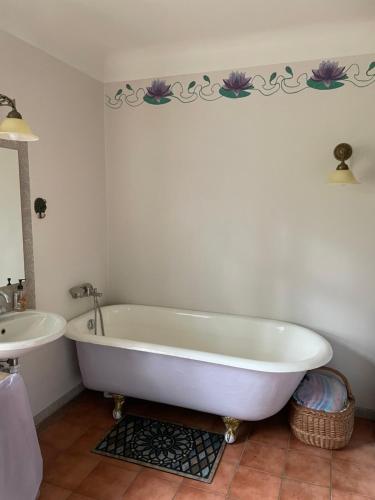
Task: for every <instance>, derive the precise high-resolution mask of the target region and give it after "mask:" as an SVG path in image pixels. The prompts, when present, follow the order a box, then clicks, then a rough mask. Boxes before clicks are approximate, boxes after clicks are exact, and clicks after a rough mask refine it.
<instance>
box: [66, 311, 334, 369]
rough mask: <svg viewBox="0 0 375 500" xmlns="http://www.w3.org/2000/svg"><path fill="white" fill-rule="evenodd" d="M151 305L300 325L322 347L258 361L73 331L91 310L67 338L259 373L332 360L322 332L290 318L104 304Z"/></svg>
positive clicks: (69, 332)
mask: <svg viewBox="0 0 375 500" xmlns="http://www.w3.org/2000/svg"><path fill="white" fill-rule="evenodd" d="M123 307H130V308H143V307H144V308H152V309H158V310H170V311H173V312H182V313H188V314H189V313H190V314H205V315H208V316H214V317H220V316H225V317H234V318H243V319H249V318H250V319H255V320H260V321H265V322H267V323H271V324H275V325H277V326H285V325H291V326H295V327H298V328H299V329H300V330H301V331H302V332H303V331H306V332H308V333H309V334H313V335H314V336H316V337H317V338H318V340H319V341H320V342H321V350H320V352H319V353H317V354H316V355H315V356H312V357H311V358H307V359H303V360H300V361H293V362H283V361H264V360H255V359H249V358H240V357H235V356H228V355H225V354H218V353H212V352H207V351H198V350H194V349H185V348H181V347H173V346H168V345H163V344H153V343H149V342H140V341H135V340H128V339H123V338H122V339H119V338H116V337H107V336H105V337H103V336H101V335H97V336H95V335H94V334H93V333H84V332H74V331H73V332H72V331H70V327H71V326H72V325H74V324H75V323H77V322H78V321H79V320H82V319H84V318H85V317H87V319H89V318H90V315H91V314H92V309H91V310H89V311H87V312H85V313H83V314H80V315H79V316H76V317H75V318H72V319H71V320H70V321H68V323H67V328H66V331H65V334H64V335H65V337H67V338H68V339H70V340H74V341H76V342H84V343H90V344H96V345H101V346H105V347H113V348H120V349H128V350H133V351H139V352H148V353H153V354H159V355H162V356H172V357H176V358H184V359H192V360H196V361H202V362H206V363H210V364H215V365H223V366H231V367H234V368H241V369H245V370H253V371H259V372H272V373H294V372H305V371H307V370H312V369H314V368H319V367H321V366H323V365H326V364H327V363H329V361H331V359H332V356H333V351H332V347H331V345H330V343H329V342H328V341H327V340H326V339H325V338H324V337H323V336H322V335H320V334H319V333H317V332H315V331H314V330H311V329H309V328H306V327H304V326H300V325H297V324H294V323H290V322H287V321H279V320H274V319H268V318H260V317H256V316H246V315H239V314H226V313H213V312H206V311H197V310H190V309H176V308H172V307H162V306H147V305H142V304H113V305H106V306H103V307H102V309H103V310H111V309H116V308H123Z"/></svg>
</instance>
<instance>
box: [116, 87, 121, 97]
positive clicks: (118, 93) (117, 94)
mask: <svg viewBox="0 0 375 500" xmlns="http://www.w3.org/2000/svg"><path fill="white" fill-rule="evenodd" d="M121 94H122V89H118V91H117V92H116V95H115V97H118V96H119V95H121Z"/></svg>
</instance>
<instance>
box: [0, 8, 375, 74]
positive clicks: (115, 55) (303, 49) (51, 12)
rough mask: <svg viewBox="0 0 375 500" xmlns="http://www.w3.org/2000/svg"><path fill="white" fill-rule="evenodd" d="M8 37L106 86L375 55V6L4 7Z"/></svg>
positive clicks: (0, 20) (2, 24)
mask: <svg viewBox="0 0 375 500" xmlns="http://www.w3.org/2000/svg"><path fill="white" fill-rule="evenodd" d="M0 8H1V17H0V29H2V30H4V31H6V32H8V33H11V34H13V35H15V36H17V37H19V38H21V39H22V40H24V41H26V42H28V43H30V44H31V45H34V46H35V47H38V48H40V49H42V50H44V51H46V52H48V53H49V54H51V55H53V56H54V57H56V58H58V59H60V60H62V61H64V62H66V63H68V64H70V65H71V66H74V67H76V68H78V69H79V70H81V71H83V72H85V73H87V74H88V75H90V76H92V77H93V78H96V79H97V80H100V81H117V80H122V79H128V80H131V79H137V78H148V77H151V76H157V75H159V76H162V75H172V74H181V73H194V72H202V71H212V70H215V69H226V68H234V67H245V66H254V65H258V64H268V63H276V62H291V61H296V60H304V59H315V58H319V57H329V56H344V55H355V54H360V53H362V54H363V53H372V52H375V0H314V1H311V0H284V1H280V0H32V1H30V0H0Z"/></svg>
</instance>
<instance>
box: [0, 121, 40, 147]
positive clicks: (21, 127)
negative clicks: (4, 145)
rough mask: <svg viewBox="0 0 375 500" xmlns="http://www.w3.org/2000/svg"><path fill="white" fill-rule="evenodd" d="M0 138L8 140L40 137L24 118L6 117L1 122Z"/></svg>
mask: <svg viewBox="0 0 375 500" xmlns="http://www.w3.org/2000/svg"><path fill="white" fill-rule="evenodd" d="M0 139H7V140H8V141H25V142H30V141H38V140H39V137H38V136H37V135H35V134H33V133H32V131H31V128H30V127H29V125H28V124H27V123H26V122H25V120H24V119H23V118H8V117H7V118H4V120H3V121H2V122H1V123H0Z"/></svg>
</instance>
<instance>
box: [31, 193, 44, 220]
mask: <svg viewBox="0 0 375 500" xmlns="http://www.w3.org/2000/svg"><path fill="white" fill-rule="evenodd" d="M34 210H35V213H36V214H37V216H38V218H39V219H44V218H45V216H46V210H47V200H45V199H44V198H36V199H35V201H34Z"/></svg>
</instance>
